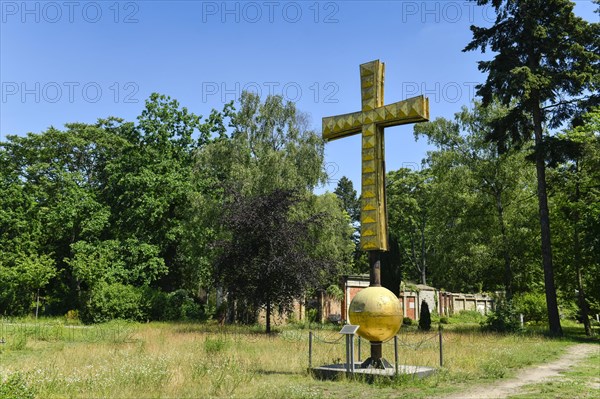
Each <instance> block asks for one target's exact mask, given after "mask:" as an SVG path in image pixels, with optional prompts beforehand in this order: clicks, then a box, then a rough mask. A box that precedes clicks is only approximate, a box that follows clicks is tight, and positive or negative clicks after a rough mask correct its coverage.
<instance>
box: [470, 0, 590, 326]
mask: <svg viewBox="0 0 600 399" xmlns="http://www.w3.org/2000/svg"><path fill="white" fill-rule="evenodd" d="M477 3H478V4H479V5H487V4H490V3H491V4H492V6H493V7H494V9H495V10H496V21H495V23H494V25H493V26H491V27H489V28H481V27H476V26H472V27H471V31H472V32H473V40H472V41H471V42H470V43H469V44H468V45H467V47H465V49H464V51H472V50H476V49H479V48H480V49H481V51H482V52H485V50H486V49H487V48H488V47H489V48H490V49H491V50H492V51H493V52H495V55H494V56H493V58H492V59H491V60H489V61H480V62H479V70H480V71H482V72H487V73H488V76H487V79H486V82H485V83H484V84H481V85H479V86H478V88H477V94H478V95H480V96H482V98H483V105H484V106H487V105H488V104H491V103H492V102H493V100H494V98H495V97H498V98H499V99H500V101H501V102H502V103H503V104H504V105H506V106H510V107H511V109H510V111H509V112H508V113H507V115H506V116H503V117H500V118H498V119H497V120H496V121H495V123H494V131H493V132H492V134H491V135H490V136H489V139H490V140H492V141H495V142H497V143H498V145H499V148H501V149H506V148H508V147H510V146H512V145H514V146H517V147H518V146H520V145H522V144H525V143H528V142H529V140H530V139H531V136H532V133H533V138H534V143H535V146H534V153H533V158H534V159H535V165H536V172H537V194H538V204H539V219H540V230H541V252H542V263H543V269H544V283H545V288H546V304H547V307H548V320H549V325H550V333H551V334H553V335H562V328H561V325H560V318H559V314H558V304H557V299H556V288H555V285H554V271H553V265H552V245H551V241H550V214H549V210H548V198H547V188H546V154H547V152H548V150H549V145H550V144H549V143H551V142H552V140H549V138H548V137H547V134H545V133H547V132H545V130H546V129H555V128H557V127H559V126H561V125H562V124H563V123H564V122H565V121H568V120H569V119H570V118H572V117H574V116H577V115H578V114H579V113H581V112H582V110H583V109H584V108H586V107H588V106H589V105H590V104H593V103H595V102H597V101H598V97H599V96H598V88H599V87H600V77H599V74H598V71H599V70H600V55H599V52H598V49H599V48H600V45H599V44H600V24H598V23H588V22H586V21H584V20H583V19H581V18H579V17H577V16H575V14H574V13H573V7H574V4H573V3H572V2H571V1H568V0H521V1H512V0H478V1H477ZM587 93H592V94H591V95H588V96H585V95H586V94H587Z"/></svg>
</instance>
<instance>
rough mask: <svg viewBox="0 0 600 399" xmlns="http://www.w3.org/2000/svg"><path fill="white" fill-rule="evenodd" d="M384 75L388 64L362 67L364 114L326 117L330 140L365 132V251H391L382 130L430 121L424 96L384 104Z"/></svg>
mask: <svg viewBox="0 0 600 399" xmlns="http://www.w3.org/2000/svg"><path fill="white" fill-rule="evenodd" d="M384 72H385V64H384V63H383V62H380V61H379V60H376V61H371V62H367V63H366V64H362V65H361V66H360V87H361V99H362V111H359V112H353V113H350V114H344V115H337V116H329V117H325V118H323V138H324V139H325V140H327V141H330V140H335V139H339V138H342V137H347V136H351V135H354V134H356V133H359V132H362V200H361V218H360V222H361V233H360V246H361V249H362V250H364V251H387V250H388V232H387V211H386V205H385V152H384V140H383V128H385V127H388V126H397V125H404V124H408V123H417V122H427V121H428V120H429V99H428V98H427V97H424V96H418V97H413V98H409V99H407V100H404V101H399V102H396V103H393V104H390V105H385V106H384V105H383V77H384Z"/></svg>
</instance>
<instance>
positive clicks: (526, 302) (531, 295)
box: [513, 292, 548, 323]
mask: <svg viewBox="0 0 600 399" xmlns="http://www.w3.org/2000/svg"><path fill="white" fill-rule="evenodd" d="M513 305H514V307H515V312H516V313H517V314H518V313H522V314H523V318H524V319H525V321H533V322H538V323H539V322H543V321H547V320H548V318H547V312H546V296H545V295H544V294H543V293H541V292H526V293H524V294H519V295H516V296H515V297H514V299H513Z"/></svg>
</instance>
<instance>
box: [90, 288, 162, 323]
mask: <svg viewBox="0 0 600 399" xmlns="http://www.w3.org/2000/svg"><path fill="white" fill-rule="evenodd" d="M149 309H150V303H149V302H148V301H147V297H146V296H145V295H144V289H142V288H138V287H133V286H131V285H124V284H120V283H114V284H107V283H99V284H98V285H96V286H95V287H94V289H92V291H91V293H90V294H89V297H88V300H87V301H86V304H85V308H84V309H83V310H84V311H83V312H82V314H81V318H82V321H83V322H85V323H103V322H106V321H109V320H114V319H123V320H131V321H143V320H145V319H147V317H148V311H149Z"/></svg>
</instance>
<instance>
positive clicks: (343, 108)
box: [0, 0, 598, 192]
mask: <svg viewBox="0 0 600 399" xmlns="http://www.w3.org/2000/svg"><path fill="white" fill-rule="evenodd" d="M595 7H596V6H595V5H594V4H593V3H592V2H591V1H578V2H577V3H576V8H575V11H576V13H577V14H578V15H580V16H582V17H584V18H585V19H587V20H589V21H598V14H594V12H593V11H594V9H595ZM0 11H1V15H0V23H1V25H0V82H1V93H0V97H1V98H0V107H1V108H0V139H2V138H4V137H5V136H6V135H7V134H17V135H23V134H26V133H27V132H41V131H43V130H45V129H47V128H48V127H49V126H55V127H59V128H60V127H62V126H63V125H64V124H65V123H67V122H87V123H93V122H95V121H96V119H97V118H101V117H106V116H119V117H122V118H124V119H126V120H134V118H135V117H136V116H137V115H139V113H140V112H141V110H142V109H143V106H144V100H145V99H146V98H147V97H148V96H149V94H150V93H152V92H159V93H163V94H167V95H170V96H171V97H173V98H176V99H178V100H179V101H180V103H181V104H182V105H184V106H186V107H188V108H189V109H190V110H192V111H193V112H195V113H197V114H201V115H204V116H206V115H208V114H209V112H210V110H211V109H213V108H216V109H221V108H222V107H223V104H224V103H226V102H229V101H231V100H233V99H235V98H236V97H237V96H239V93H240V92H241V90H243V89H244V88H246V89H250V90H254V91H259V92H260V93H261V94H262V96H263V97H265V96H266V95H267V94H269V93H273V94H280V95H283V96H284V98H286V99H289V100H292V101H295V102H296V103H297V107H298V108H299V109H300V110H302V111H304V112H307V113H308V114H310V116H311V121H312V126H313V128H314V129H315V130H317V131H319V132H320V130H321V118H322V117H324V116H330V115H337V114H341V113H348V112H354V111H358V110H360V85H359V69H358V66H359V65H360V64H362V63H364V62H368V61H372V60H375V59H380V60H381V61H383V62H385V64H386V76H385V102H386V103H392V102H395V101H399V100H402V99H405V98H407V97H412V96H414V95H418V94H421V93H422V94H425V95H427V96H429V98H430V107H431V117H432V118H435V117H438V116H441V117H452V115H453V113H454V112H456V111H458V110H459V109H460V107H461V106H462V105H468V104H469V103H470V101H471V100H472V99H473V94H474V86H475V84H477V83H480V82H482V81H483V80H484V76H483V75H482V74H481V73H479V72H478V70H477V60H480V59H482V58H483V57H484V55H482V54H480V53H477V52H471V53H462V52H461V50H462V48H463V47H464V46H465V45H466V44H467V43H468V42H469V40H470V38H471V33H470V31H469V26H470V25H472V24H476V25H488V24H490V23H491V22H492V21H493V18H494V13H493V9H492V8H490V7H478V6H476V4H474V3H469V2H467V1H465V0H461V1H451V0H448V1H445V0H444V1H314V0H312V1H243V2H242V1H228V2H224V1H189V0H188V1H115V0H110V1H27V2H24V1H5V0H2V1H0ZM426 151H427V145H426V143H425V142H424V140H420V141H419V142H415V140H414V139H413V135H412V127H411V126H410V125H407V126H401V127H394V128H388V129H386V164H387V169H388V170H394V169H398V168H400V167H409V168H413V169H417V168H419V167H420V162H421V159H422V158H423V157H424V156H425V153H426ZM326 161H327V167H328V170H329V171H330V174H331V183H330V184H329V185H328V186H326V187H322V188H320V189H319V191H320V192H321V191H323V190H326V189H329V190H333V189H334V188H335V184H336V181H337V179H339V178H340V177H341V176H344V175H346V176H348V177H350V178H351V179H352V180H353V181H354V184H355V188H357V190H359V191H360V137H359V136H353V137H350V138H345V139H342V140H336V141H334V142H331V143H329V144H327V147H326Z"/></svg>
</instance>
